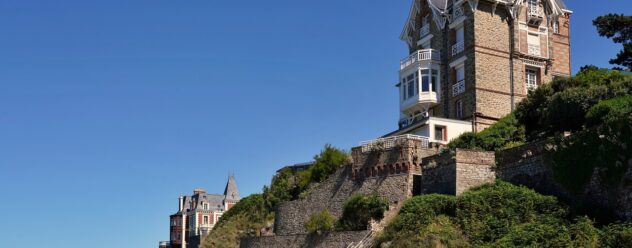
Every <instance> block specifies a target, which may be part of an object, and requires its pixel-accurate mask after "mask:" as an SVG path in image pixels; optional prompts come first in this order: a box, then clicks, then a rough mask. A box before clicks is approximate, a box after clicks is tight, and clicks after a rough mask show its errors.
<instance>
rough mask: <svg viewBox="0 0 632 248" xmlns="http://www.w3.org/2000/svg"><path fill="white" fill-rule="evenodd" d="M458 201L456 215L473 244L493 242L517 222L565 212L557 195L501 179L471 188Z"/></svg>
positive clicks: (543, 218) (563, 214)
mask: <svg viewBox="0 0 632 248" xmlns="http://www.w3.org/2000/svg"><path fill="white" fill-rule="evenodd" d="M456 204H457V206H458V208H457V210H456V218H457V220H458V221H459V224H460V225H461V226H462V227H463V232H464V233H465V235H466V236H467V237H469V238H470V240H471V241H472V242H474V243H486V242H494V241H496V240H498V239H500V238H501V237H503V236H505V235H507V234H508V233H509V232H510V231H511V230H512V227H513V226H515V225H518V224H522V223H534V222H538V221H540V220H546V219H548V218H553V219H559V218H562V217H564V216H565V215H566V210H565V208H563V207H561V206H560V205H559V204H558V202H557V199H556V198H555V197H551V196H543V195H540V194H538V193H536V192H535V191H533V190H531V189H528V188H526V187H524V186H515V185H512V184H510V183H506V182H502V181H498V182H496V183H494V184H487V185H483V186H481V187H479V188H476V189H474V190H472V191H468V192H466V193H464V194H462V195H461V196H460V197H459V198H458V199H457V203H456Z"/></svg>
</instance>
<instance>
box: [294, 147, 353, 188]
mask: <svg viewBox="0 0 632 248" xmlns="http://www.w3.org/2000/svg"><path fill="white" fill-rule="evenodd" d="M348 161H349V155H348V154H347V153H346V152H345V151H343V150H341V149H338V148H335V147H333V146H331V145H325V149H324V150H322V151H321V152H320V154H318V155H316V156H314V164H313V165H312V166H310V167H309V169H308V170H307V171H305V172H304V173H307V174H308V175H309V177H306V178H309V179H310V180H309V181H307V182H306V181H305V180H301V186H302V187H303V188H305V187H307V185H306V183H311V182H322V181H323V180H325V179H327V177H328V176H329V175H331V174H333V173H334V172H336V170H338V169H339V168H340V167H342V166H343V165H344V164H346V163H347V162H348Z"/></svg>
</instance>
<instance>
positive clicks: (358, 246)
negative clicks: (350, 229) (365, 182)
mask: <svg viewBox="0 0 632 248" xmlns="http://www.w3.org/2000/svg"><path fill="white" fill-rule="evenodd" d="M402 205H403V202H399V203H397V204H395V205H392V206H390V207H389V210H388V211H386V212H385V213H384V218H382V220H380V221H373V220H371V222H369V226H370V227H369V232H368V233H367V234H366V236H364V238H362V240H360V241H358V242H353V243H351V244H349V245H348V246H347V248H371V247H373V240H374V239H375V236H376V235H377V234H378V233H380V232H382V231H383V230H384V228H386V226H387V225H388V223H389V222H391V220H393V218H395V216H397V214H398V213H399V210H400V209H401V208H402Z"/></svg>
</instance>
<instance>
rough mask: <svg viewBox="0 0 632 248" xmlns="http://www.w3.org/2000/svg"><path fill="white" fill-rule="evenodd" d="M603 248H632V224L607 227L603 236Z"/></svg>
mask: <svg viewBox="0 0 632 248" xmlns="http://www.w3.org/2000/svg"><path fill="white" fill-rule="evenodd" d="M601 246H602V247H632V223H625V224H621V223H617V224H610V225H608V226H606V227H605V228H604V230H603V234H602V235H601Z"/></svg>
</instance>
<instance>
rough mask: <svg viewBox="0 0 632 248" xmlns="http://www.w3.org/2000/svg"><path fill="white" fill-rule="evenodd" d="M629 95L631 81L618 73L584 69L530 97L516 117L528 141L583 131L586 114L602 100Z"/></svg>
mask: <svg viewBox="0 0 632 248" xmlns="http://www.w3.org/2000/svg"><path fill="white" fill-rule="evenodd" d="M631 93H632V78H631V77H629V76H625V75H623V74H621V73H620V72H618V71H612V70H607V69H598V68H594V67H587V68H586V69H584V70H582V71H581V72H579V73H578V74H577V75H576V76H575V77H572V78H563V79H557V80H554V81H553V82H551V83H549V84H544V85H542V86H540V87H538V89H536V90H535V91H533V92H531V93H529V95H528V96H527V98H525V99H524V100H523V101H522V102H520V103H519V104H518V106H517V108H516V111H515V115H516V119H517V120H518V122H519V123H521V124H522V125H524V127H525V132H526V137H527V139H528V140H535V139H541V138H545V137H548V136H551V135H553V134H555V133H557V132H562V131H579V130H582V129H583V126H584V124H585V117H586V113H587V112H588V110H589V109H590V108H591V107H592V106H594V105H595V104H597V103H598V102H600V101H602V100H607V99H611V98H615V97H618V96H624V95H629V94H631Z"/></svg>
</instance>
